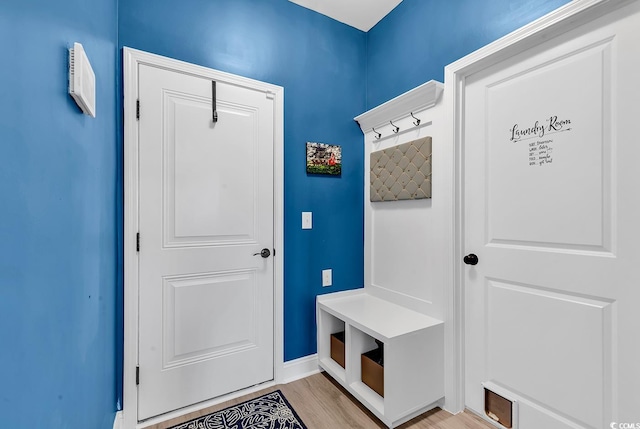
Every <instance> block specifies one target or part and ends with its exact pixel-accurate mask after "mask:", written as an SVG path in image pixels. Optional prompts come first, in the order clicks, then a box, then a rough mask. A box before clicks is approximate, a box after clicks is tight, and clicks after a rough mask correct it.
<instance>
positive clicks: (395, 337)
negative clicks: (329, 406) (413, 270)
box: [317, 290, 444, 428]
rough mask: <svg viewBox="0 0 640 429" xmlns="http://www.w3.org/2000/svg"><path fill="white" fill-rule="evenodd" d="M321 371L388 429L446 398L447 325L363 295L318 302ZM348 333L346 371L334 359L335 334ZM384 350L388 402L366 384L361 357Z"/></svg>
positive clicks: (357, 293)
mask: <svg viewBox="0 0 640 429" xmlns="http://www.w3.org/2000/svg"><path fill="white" fill-rule="evenodd" d="M317 321H318V358H319V363H320V366H321V367H322V368H323V369H324V370H325V371H326V372H327V373H328V374H329V375H331V376H332V377H333V378H334V379H336V380H337V381H338V382H339V383H340V384H341V385H342V386H343V387H344V388H345V389H347V390H348V391H349V392H350V393H351V394H352V395H353V396H354V397H355V398H356V399H358V400H359V401H360V402H361V403H362V404H363V405H365V406H366V407H367V408H369V410H371V412H372V413H373V414H375V415H376V416H377V417H378V418H379V419H380V420H382V421H383V422H384V423H385V424H386V425H387V426H388V427H390V428H393V427H396V426H398V425H400V424H402V423H404V422H406V421H408V420H410V419H412V418H413V417H415V416H417V415H420V414H422V413H423V412H425V411H428V410H429V409H431V408H433V407H434V406H436V405H437V403H438V401H440V400H441V399H442V398H443V397H444V375H443V374H444V329H443V328H444V324H443V322H442V321H440V320H437V319H434V318H432V317H429V316H427V315H425V314H422V313H418V312H416V311H413V310H410V309H407V308H405V307H402V306H400V305H397V304H393V303H391V302H389V301H385V300H382V299H379V298H377V297H375V296H373V295H370V294H368V293H367V292H365V291H364V290H358V291H347V292H338V293H333V294H328V295H322V296H319V297H318V298H317ZM342 330H344V331H345V367H344V368H342V367H341V366H340V365H339V364H338V363H336V362H335V361H334V360H333V359H331V356H330V354H331V344H330V342H331V340H330V339H331V334H333V333H335V332H341V331H342ZM376 340H378V341H379V342H381V343H382V344H383V347H384V366H383V368H382V377H383V380H382V385H383V386H384V392H383V393H384V396H383V395H380V394H379V393H377V392H376V391H374V390H373V389H372V388H371V387H370V386H368V385H367V384H365V383H364V382H363V381H362V359H363V358H362V355H363V353H367V352H369V351H371V350H374V349H376V348H378V344H376Z"/></svg>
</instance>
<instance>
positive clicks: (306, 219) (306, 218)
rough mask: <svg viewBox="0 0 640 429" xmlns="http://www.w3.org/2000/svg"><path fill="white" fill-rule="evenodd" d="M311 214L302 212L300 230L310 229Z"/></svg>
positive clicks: (311, 222)
mask: <svg viewBox="0 0 640 429" xmlns="http://www.w3.org/2000/svg"><path fill="white" fill-rule="evenodd" d="M312 216H313V214H312V213H311V212H302V229H311V227H312V224H313V221H312Z"/></svg>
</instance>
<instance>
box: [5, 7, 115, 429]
mask: <svg viewBox="0 0 640 429" xmlns="http://www.w3.org/2000/svg"><path fill="white" fill-rule="evenodd" d="M116 6H117V2H116V0H92V1H85V0H65V1H54V2H52V1H50V0H3V1H2V2H1V3H0V49H1V51H2V56H3V60H2V66H1V67H0V150H1V151H2V165H1V166H0V198H1V200H2V212H1V213H0V386H1V388H0V415H1V416H2V417H1V418H2V420H1V422H0V426H1V427H3V428H26V427H33V428H47V429H58V428H72V429H76V428H77V429H81V428H82V429H85V428H92V429H93V428H105V429H106V428H111V427H112V425H113V417H114V414H115V407H116V398H117V393H116V377H117V375H116V371H115V367H116V363H115V362H116V358H115V350H116V333H115V324H116V310H115V303H116V223H115V220H116V195H115V187H116V185H115V183H116V152H115V150H116V141H117V139H116V130H115V111H116V110H115V109H116V107H115V99H116V64H115V58H116V52H117V48H116V30H117V28H116V20H117V8H116ZM75 41H77V42H81V43H82V44H83V45H84V47H85V49H86V51H87V54H88V56H89V58H90V60H91V62H92V65H93V68H94V71H95V73H96V77H97V100H98V101H97V113H98V117H97V118H96V119H91V118H90V117H88V116H85V115H83V114H82V113H81V112H80V110H79V109H78V107H77V106H76V105H75V103H74V102H73V100H72V99H71V98H70V96H69V95H68V94H67V85H68V83H67V67H68V62H67V57H68V52H67V49H68V48H69V47H70V46H72V44H73V42H75Z"/></svg>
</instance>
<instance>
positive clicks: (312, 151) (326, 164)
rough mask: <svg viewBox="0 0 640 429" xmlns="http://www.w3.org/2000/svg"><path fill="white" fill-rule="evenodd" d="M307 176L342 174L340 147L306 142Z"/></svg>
mask: <svg viewBox="0 0 640 429" xmlns="http://www.w3.org/2000/svg"><path fill="white" fill-rule="evenodd" d="M307 174H329V175H331V176H340V175H341V174H342V147H340V146H337V145H332V144H325V143H314V142H307Z"/></svg>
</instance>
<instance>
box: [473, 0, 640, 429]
mask: <svg viewBox="0 0 640 429" xmlns="http://www.w3.org/2000/svg"><path fill="white" fill-rule="evenodd" d="M639 28H640V4H639V2H637V1H636V2H634V3H632V4H631V5H630V6H627V7H625V8H624V9H621V10H617V11H615V12H613V13H611V14H609V15H607V16H604V17H601V18H598V20H596V21H593V22H591V23H589V24H587V25H584V26H582V27H579V28H578V29H577V30H575V31H572V32H570V33H567V34H564V35H562V36H558V37H556V38H554V39H551V40H548V41H547V42H545V43H544V44H542V45H540V46H537V47H535V48H531V49H529V50H527V51H525V52H522V53H521V54H519V55H517V56H515V57H512V58H510V59H508V60H505V61H503V62H501V63H499V64H496V65H495V66H492V67H490V68H488V69H485V70H484V71H482V72H479V73H477V74H475V75H472V76H470V77H469V78H468V79H467V81H466V83H465V85H466V89H465V107H464V120H463V126H464V195H465V199H464V203H465V212H464V221H463V222H464V237H465V253H467V254H471V253H473V254H475V255H477V257H478V260H479V262H478V264H477V265H468V266H466V267H465V276H464V284H465V398H466V399H465V402H466V406H467V407H468V408H470V409H472V410H473V411H475V412H477V413H479V414H482V415H485V413H484V391H483V383H485V385H486V386H488V387H489V388H491V389H492V390H494V391H495V392H496V393H498V394H500V395H501V396H504V397H506V398H507V399H510V400H515V401H516V402H517V404H516V406H515V408H514V411H515V410H516V409H517V411H518V412H519V418H518V419H517V420H516V421H515V422H514V427H518V428H520V429H554V428H563V429H565V428H609V427H610V425H611V423H612V422H634V423H636V422H640V365H638V356H640V341H638V335H639V334H638V333H639V332H640V318H639V317H638V308H639V306H640V270H639V269H638V261H640V246H639V243H638V241H639V239H640V226H639V225H640V223H639V222H638V220H639V219H640V197H639V189H640V179H639V177H640V176H639V175H638V166H637V165H636V163H637V162H638V160H640V144H639V140H638V137H637V125H638V121H639V120H640V108H639V107H638V106H639V101H640V43H638V41H639V40H640V39H639V33H638V29H639ZM634 427H635V426H634Z"/></svg>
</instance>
